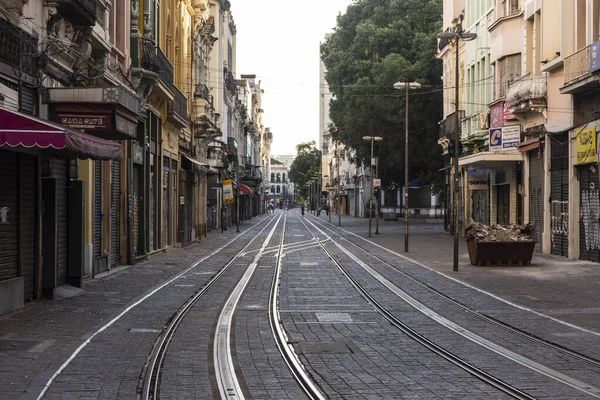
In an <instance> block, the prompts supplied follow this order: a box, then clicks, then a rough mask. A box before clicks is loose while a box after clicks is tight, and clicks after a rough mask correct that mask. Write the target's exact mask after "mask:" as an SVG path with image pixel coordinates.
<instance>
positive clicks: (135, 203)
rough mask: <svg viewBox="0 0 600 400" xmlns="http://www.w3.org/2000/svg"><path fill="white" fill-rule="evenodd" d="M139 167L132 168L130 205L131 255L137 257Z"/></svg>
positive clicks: (138, 235)
mask: <svg viewBox="0 0 600 400" xmlns="http://www.w3.org/2000/svg"><path fill="white" fill-rule="evenodd" d="M140 170H141V167H140V166H139V165H134V166H133V205H132V210H131V212H132V215H133V255H134V256H137V255H138V254H139V249H138V247H139V237H140V233H139V229H140V224H139V221H140V175H141V172H140Z"/></svg>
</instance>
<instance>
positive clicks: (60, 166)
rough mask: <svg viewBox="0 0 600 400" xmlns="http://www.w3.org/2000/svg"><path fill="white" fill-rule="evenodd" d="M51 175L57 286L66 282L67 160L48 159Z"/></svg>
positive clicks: (67, 235) (67, 245) (67, 233)
mask: <svg viewBox="0 0 600 400" xmlns="http://www.w3.org/2000/svg"><path fill="white" fill-rule="evenodd" d="M50 168H51V171H52V177H53V178H54V179H56V194H57V232H58V235H57V239H58V246H57V271H56V279H57V281H56V283H57V286H62V285H65V284H66V283H67V273H68V267H69V266H68V249H69V229H68V226H69V192H68V190H69V179H68V177H69V160H65V159H62V158H53V159H52V160H50Z"/></svg>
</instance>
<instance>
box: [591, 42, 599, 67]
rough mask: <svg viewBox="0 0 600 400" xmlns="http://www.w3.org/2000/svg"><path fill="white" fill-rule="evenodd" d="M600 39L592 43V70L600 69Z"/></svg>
mask: <svg viewBox="0 0 600 400" xmlns="http://www.w3.org/2000/svg"><path fill="white" fill-rule="evenodd" d="M599 51H600V41H599V42H594V43H592V44H590V72H595V71H598V70H600V57H599V56H600V55H599V54H598V52H599Z"/></svg>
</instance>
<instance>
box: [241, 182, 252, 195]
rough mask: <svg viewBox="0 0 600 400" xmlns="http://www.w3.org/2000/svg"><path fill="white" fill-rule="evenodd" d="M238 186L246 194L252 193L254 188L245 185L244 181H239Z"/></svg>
mask: <svg viewBox="0 0 600 400" xmlns="http://www.w3.org/2000/svg"><path fill="white" fill-rule="evenodd" d="M238 188H239V189H240V190H241V191H242V193H244V194H252V189H250V188H249V187H248V186H246V185H244V184H243V183H238Z"/></svg>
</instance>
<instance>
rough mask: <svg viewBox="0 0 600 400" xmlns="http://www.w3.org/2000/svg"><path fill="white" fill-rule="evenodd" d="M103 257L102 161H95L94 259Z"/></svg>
mask: <svg viewBox="0 0 600 400" xmlns="http://www.w3.org/2000/svg"><path fill="white" fill-rule="evenodd" d="M100 257H102V161H99V160H96V161H94V258H95V259H98V258H100Z"/></svg>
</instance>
